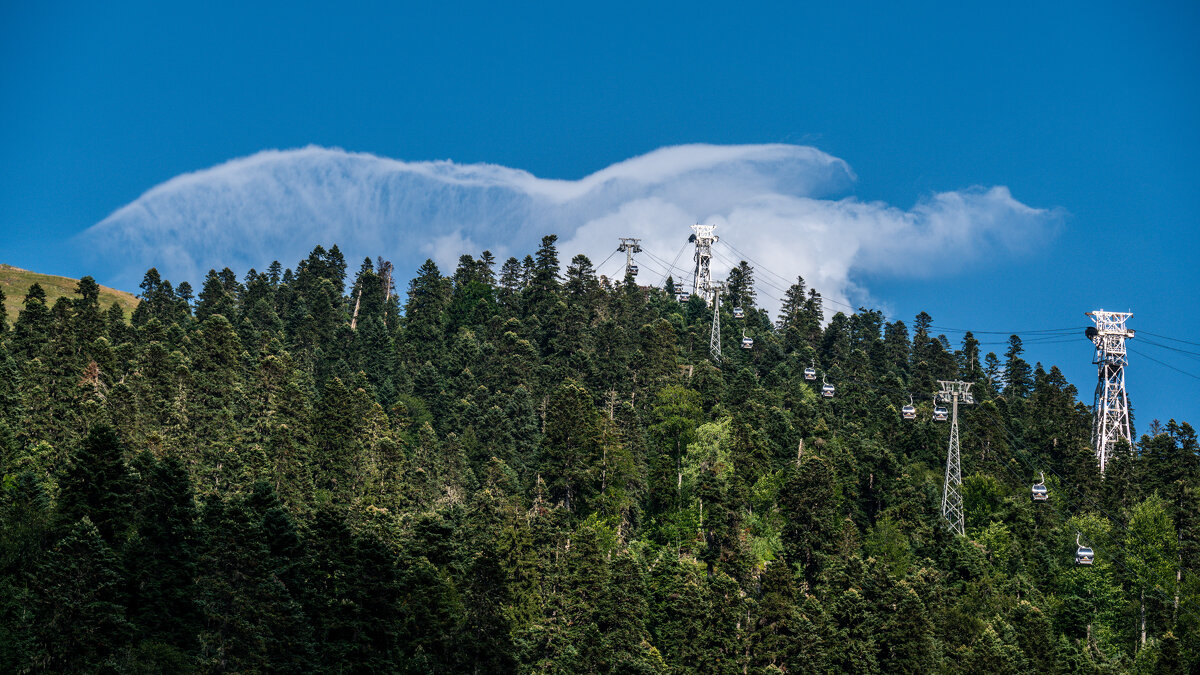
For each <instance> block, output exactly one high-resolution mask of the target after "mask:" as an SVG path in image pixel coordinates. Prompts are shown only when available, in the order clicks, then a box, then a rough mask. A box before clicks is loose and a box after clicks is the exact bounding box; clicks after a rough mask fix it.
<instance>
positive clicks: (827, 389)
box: [821, 384, 834, 398]
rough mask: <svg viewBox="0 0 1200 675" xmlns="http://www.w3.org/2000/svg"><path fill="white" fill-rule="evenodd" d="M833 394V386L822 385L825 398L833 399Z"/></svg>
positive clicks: (822, 393)
mask: <svg viewBox="0 0 1200 675" xmlns="http://www.w3.org/2000/svg"><path fill="white" fill-rule="evenodd" d="M833 392H834V389H833V385H832V384H823V385H821V395H822V396H824V397H825V398H833Z"/></svg>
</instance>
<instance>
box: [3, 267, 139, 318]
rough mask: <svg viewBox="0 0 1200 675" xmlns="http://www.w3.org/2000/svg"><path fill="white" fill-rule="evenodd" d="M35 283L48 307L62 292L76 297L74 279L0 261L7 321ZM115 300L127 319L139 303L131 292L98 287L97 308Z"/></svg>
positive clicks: (107, 306)
mask: <svg viewBox="0 0 1200 675" xmlns="http://www.w3.org/2000/svg"><path fill="white" fill-rule="evenodd" d="M35 283H37V284H41V285H42V289H43V290H45V291H46V304H47V305H48V306H50V307H53V306H54V302H55V301H56V300H58V299H59V298H60V297H62V296H64V295H65V296H67V297H69V298H74V297H77V296H76V295H75V285H76V283H78V280H77V279H68V278H67V277H56V276H53V275H50V274H38V273H37V272H30V271H28V270H23V269H19V268H16V267H13V266H11V265H4V264H0V289H3V290H4V305H5V309H6V310H8V322H9V324H11V323H12V322H13V321H16V320H17V313H18V312H20V311H21V302H22V301H23V300H25V293H26V291H28V290H29V287H30V286H31V285H33V284H35ZM114 301H116V302H118V303H120V305H121V309H123V310H125V319H126V320H128V319H129V316H130V315H131V314H132V313H133V308H134V307H137V304H138V299H137V298H135V297H134V296H133V294H132V293H126V292H125V291H118V290H116V289H113V288H108V287H107V286H101V287H100V307H101V308H103V309H105V310H107V309H108V308H109V307H110V306H112V304H113V302H114Z"/></svg>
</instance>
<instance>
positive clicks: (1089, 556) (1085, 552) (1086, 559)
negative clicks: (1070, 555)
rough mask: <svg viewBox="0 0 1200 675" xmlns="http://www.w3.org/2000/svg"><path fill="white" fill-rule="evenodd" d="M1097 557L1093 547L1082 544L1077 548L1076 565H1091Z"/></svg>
mask: <svg viewBox="0 0 1200 675" xmlns="http://www.w3.org/2000/svg"><path fill="white" fill-rule="evenodd" d="M1095 559H1096V554H1095V553H1092V549H1090V548H1088V547H1087V546H1080V547H1079V548H1076V549H1075V564H1076V565H1091V564H1092V563H1093V562H1094V561H1095Z"/></svg>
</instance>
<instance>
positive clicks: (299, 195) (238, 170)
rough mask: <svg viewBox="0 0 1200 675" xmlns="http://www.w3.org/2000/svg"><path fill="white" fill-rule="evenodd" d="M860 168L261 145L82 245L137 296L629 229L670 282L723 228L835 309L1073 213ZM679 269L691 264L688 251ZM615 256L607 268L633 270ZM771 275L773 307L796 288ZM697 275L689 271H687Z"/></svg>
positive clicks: (610, 242)
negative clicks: (550, 175) (584, 171)
mask: <svg viewBox="0 0 1200 675" xmlns="http://www.w3.org/2000/svg"><path fill="white" fill-rule="evenodd" d="M854 181H855V175H854V173H853V171H852V170H851V169H850V167H849V166H848V165H847V164H846V163H845V162H844V161H842V160H840V159H838V158H836V157H833V156H830V155H828V154H826V153H823V152H821V151H820V150H817V149H815V148H811V147H805V146H796V145H782V144H776V145H741V146H713V145H685V146H675V147H668V148H662V149H660V150H656V151H654V152H651V153H649V154H646V155H642V156H640V157H635V158H633V159H629V160H626V161H624V162H620V163H618V164H614V165H612V166H610V167H607V168H605V169H602V170H600V171H597V172H596V173H594V174H591V175H590V176H587V177H585V178H582V179H580V180H576V181H564V180H550V179H543V178H538V177H536V176H533V175H532V174H530V173H528V172H526V171H521V170H519V169H512V168H507V167H503V166H497V165H491V164H468V165H464V164H456V163H454V162H450V161H439V162H403V161H398V160H393V159H388V158H384V157H378V156H375V155H369V154H363V153H350V152H345V151H342V150H337V149H327V148H319V147H307V148H302V149H298V150H287V151H278V150H270V151H264V152H260V153H258V154H255V155H253V156H250V157H245V158H241V159H235V160H232V161H230V162H226V163H225V164H221V165H219V166H216V167H213V168H211V169H206V170H203V171H198V172H195V173H190V174H185V175H182V176H178V177H176V178H173V179H171V180H169V181H167V182H165V183H162V184H161V185H158V186H156V187H154V188H153V189H151V190H149V191H148V192H146V193H145V194H144V195H142V196H141V197H139V198H138V199H137V200H136V201H134V202H132V203H130V204H129V205H127V206H124V207H122V208H121V209H119V210H117V211H116V212H114V213H113V214H112V215H110V216H109V217H107V218H105V219H104V220H103V221H101V222H100V223H97V224H96V225H94V226H93V227H91V228H89V229H88V230H87V231H86V232H84V233H83V234H82V235H80V240H79V243H81V244H82V245H84V246H86V247H87V248H88V249H89V250H91V251H94V252H96V253H97V254H98V255H100V256H103V259H104V260H107V261H109V264H111V265H113V266H114V267H113V269H112V271H111V278H112V281H113V282H114V283H115V284H118V285H121V286H123V287H127V288H128V287H135V286H136V285H137V283H138V281H140V279H141V276H142V273H143V272H144V271H145V270H146V269H147V268H149V267H152V266H156V267H158V268H159V270H160V271H161V272H162V273H163V274H164V276H166V277H168V278H170V279H173V280H178V281H182V280H185V279H187V280H191V281H193V283H194V282H195V281H196V280H197V279H199V278H201V277H202V275H203V274H204V272H206V271H207V270H208V269H209V268H220V267H226V266H228V267H231V268H233V269H235V270H237V271H239V272H242V271H245V270H246V269H248V268H250V267H257V268H259V269H262V268H263V267H265V266H266V265H267V264H268V263H269V262H270V261H271V260H274V259H279V260H280V261H281V262H284V263H285V264H294V263H295V261H297V260H299V259H300V258H302V257H304V256H305V255H307V253H308V251H309V250H311V248H312V247H313V246H314V245H316V244H318V243H323V244H326V245H328V244H330V243H337V244H339V245H340V246H341V248H342V249H343V251H345V253H346V255H347V258H348V259H349V260H350V261H351V265H353V263H354V261H355V260H356V259H361V258H362V257H364V256H368V255H370V256H375V255H383V256H384V257H387V258H390V259H392V260H394V261H395V262H396V264H397V266H398V268H399V269H400V270H404V269H405V268H406V267H408V268H410V269H411V268H414V267H415V266H416V265H418V264H419V263H420V262H421V261H422V260H423V259H424V258H425V257H432V258H433V259H434V260H435V261H436V262H437V263H438V264H439V265H441V266H443V268H444V269H445V270H446V271H449V269H452V267H453V265H454V264H455V261H456V260H457V258H458V256H459V255H461V254H462V253H471V254H478V253H479V252H480V251H482V250H483V249H485V248H487V249H491V250H492V251H493V252H494V253H496V254H497V256H499V257H501V258H503V257H505V256H508V255H518V256H520V255H524V254H525V253H527V252H530V251H532V249H533V248H534V247H535V246H536V245H537V242H538V239H539V237H540V236H541V235H543V234H548V233H557V234H558V235H559V237H560V241H561V246H560V252H561V253H562V256H563V259H564V261H565V260H567V259H569V258H570V257H571V256H572V255H574V254H575V253H585V254H587V255H588V256H589V257H591V258H592V260H593V262H595V263H599V262H600V261H602V260H604V259H605V258H606V257H608V255H609V253H611V252H612V251H613V249H614V248H615V246H616V237H618V236H638V237H642V238H643V245H644V247H645V248H646V249H647V254H644V255H643V256H642V257H641V260H640V263H641V266H642V269H643V270H644V276H642V277H641V278H642V280H643V281H646V280H649V281H657V280H658V279H661V278H662V276H664V275H665V274H666V273H667V272H668V271H670V270H668V269H667V268H668V267H669V263H671V262H672V261H674V260H675V259H676V256H677V254H678V252H679V251H680V249H681V247H683V245H684V244H685V242H686V240H687V236H688V234H690V231H689V230H688V225H690V224H692V223H694V222H704V223H711V224H716V225H717V226H718V227H717V233H718V234H719V235H720V236H721V238H722V243H721V244H718V246H717V248H716V253H717V255H718V257H717V259H716V260H715V261H714V265H713V268H714V272H715V273H716V274H717V275H718V276H724V273H725V272H726V271H727V270H728V266H729V264H731V263H734V262H736V260H738V259H739V258H741V257H749V258H752V259H753V260H755V261H757V262H758V264H759V265H760V266H762V267H764V268H765V270H771V271H772V272H774V273H776V274H777V275H780V276H782V277H784V278H786V279H788V280H791V279H794V278H795V277H796V275H798V274H802V275H804V277H805V279H806V280H807V281H808V282H809V284H810V285H812V286H814V287H816V288H819V289H820V290H821V291H822V292H823V293H825V294H826V295H827V297H831V298H833V299H835V300H840V301H848V300H851V299H853V300H856V301H862V300H863V299H864V295H863V294H864V293H865V289H860V288H857V287H856V286H855V284H854V279H855V278H856V277H857V276H860V275H865V274H887V275H914V274H918V275H920V274H931V273H932V270H935V269H936V270H945V269H947V265H950V264H963V263H966V262H969V261H971V260H973V259H977V258H978V257H979V256H981V255H985V254H986V255H988V256H996V255H1004V254H1020V253H1023V252H1025V251H1026V250H1028V248H1029V247H1030V246H1034V245H1036V244H1038V243H1040V242H1043V241H1045V239H1046V238H1047V237H1048V236H1051V235H1052V233H1053V229H1054V225H1055V223H1056V222H1057V220H1058V217H1057V214H1056V213H1055V212H1053V211H1048V210H1044V209H1036V208H1031V207H1029V206H1026V205H1024V204H1022V203H1020V202H1019V201H1017V200H1016V199H1014V198H1013V197H1012V195H1010V194H1009V192H1008V190H1007V189H1006V188H1004V187H993V188H970V189H966V190H961V191H955V192H943V193H939V194H936V195H933V196H930V197H927V198H924V199H922V200H921V201H920V202H918V203H917V205H916V206H914V207H912V208H910V209H907V210H906V209H902V208H897V207H895V206H890V205H887V204H882V203H878V202H862V201H858V200H856V199H854V198H853V197H848V196H846V195H847V194H848V192H849V190H850V189H851V188H852V186H853V184H854ZM679 261H680V262H679V263H678V265H679V267H688V266H689V265H690V264H691V256H690V254H688V253H687V252H684V253H683V255H682V256H680V257H679ZM618 267H619V266H618V264H617V263H616V261H615V258H614V259H613V260H612V261H610V263H609V264H608V265H606V266H605V267H604V268H603V269H602V270H601V271H603V272H608V273H615V272H616V271H617V269H618ZM765 270H764V272H762V273H760V278H761V280H762V281H763V282H764V283H763V285H762V288H761V289H760V290H761V292H762V294H763V296H764V300H766V301H767V303H766V304H773V303H772V302H771V301H770V296H776V297H778V296H779V295H780V292H779V290H778V289H776V288H772V287H771V286H770V285H768V284H774V285H777V286H784V285H786V284H785V282H784V281H783V280H782V279H779V278H777V277H774V276H770V275H769V274H768V273H766V272H765ZM678 276H679V274H678V272H677V273H676V277H677V278H678Z"/></svg>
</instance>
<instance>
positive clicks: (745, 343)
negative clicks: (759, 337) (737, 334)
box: [742, 337, 754, 349]
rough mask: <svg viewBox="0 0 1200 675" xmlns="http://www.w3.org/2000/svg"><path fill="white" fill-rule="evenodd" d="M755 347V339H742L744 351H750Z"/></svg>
mask: <svg viewBox="0 0 1200 675" xmlns="http://www.w3.org/2000/svg"><path fill="white" fill-rule="evenodd" d="M753 346H754V338H751V337H744V338H742V349H750V348H752V347H753Z"/></svg>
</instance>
